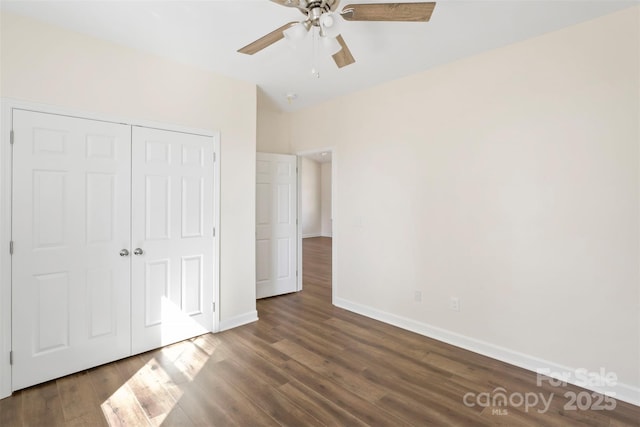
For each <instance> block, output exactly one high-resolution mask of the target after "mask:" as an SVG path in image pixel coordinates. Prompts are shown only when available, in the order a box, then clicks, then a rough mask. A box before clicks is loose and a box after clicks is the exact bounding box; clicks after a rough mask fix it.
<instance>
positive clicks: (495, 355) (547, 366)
mask: <svg viewBox="0 0 640 427" xmlns="http://www.w3.org/2000/svg"><path fill="white" fill-rule="evenodd" d="M333 304H334V305H335V306H337V307H340V308H344V309H345V310H349V311H352V312H354V313H358V314H361V315H363V316H366V317H370V318H372V319H376V320H379V321H381V322H384V323H388V324H390V325H393V326H397V327H399V328H402V329H406V330H408V331H411V332H415V333H417V334H420V335H424V336H426V337H429V338H433V339H436V340H438V341H442V342H445V343H447V344H451V345H453V346H456V347H460V348H463V349H465V350H469V351H473V352H474V353H478V354H482V355H483V356H487V357H491V358H492V359H497V360H500V361H501V362H505V363H509V364H511V365H515V366H518V367H520V368H523V369H527V370H529V371H533V372H535V373H539V372H540V373H544V372H559V373H575V372H576V371H577V369H576V368H570V367H567V366H563V365H560V364H558V363H555V362H550V361H548V360H544V359H539V358H537V357H533V356H530V355H527V354H524V353H520V352H517V351H514V350H510V349H508V348H504V347H500V346H497V345H495V344H491V343H488V342H485V341H481V340H477V339H475V338H470V337H467V336H464V335H461V334H457V333H455V332H451V331H448V330H445V329H442V328H438V327H436V326H432V325H429V324H426V323H422V322H418V321H416V320H412V319H408V318H406V317H402V316H398V315H395V314H392V313H388V312H385V311H382V310H378V309H376V308H372V307H369V306H365V305H362V304H358V303H355V302H352V301H349V300H346V299H342V298H334V300H333ZM591 374H596V373H589V375H591ZM565 379H566V382H568V383H570V384H574V385H577V386H579V387H582V388H584V389H587V390H591V391H595V392H597V393H606V394H607V395H610V396H612V397H615V398H616V399H617V400H621V401H624V402H627V403H631V404H632V405H636V406H640V387H634V386H632V385H629V384H624V383H617V384H615V385H613V386H607V387H606V388H603V387H598V386H590V385H585V384H584V383H581V382H580V381H579V379H578V378H575V375H572V376H571V378H565ZM593 382H594V383H596V384H597V383H600V384H606V383H607V382H606V381H605V380H604V378H602V381H593Z"/></svg>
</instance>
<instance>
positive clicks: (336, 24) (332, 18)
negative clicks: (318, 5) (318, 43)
mask: <svg viewBox="0 0 640 427" xmlns="http://www.w3.org/2000/svg"><path fill="white" fill-rule="evenodd" d="M340 19H341V18H340V17H339V15H338V14H337V13H333V12H326V13H323V14H322V15H321V16H320V19H319V20H318V21H319V24H320V33H321V35H323V36H328V37H336V36H337V35H338V34H340V27H341V25H340Z"/></svg>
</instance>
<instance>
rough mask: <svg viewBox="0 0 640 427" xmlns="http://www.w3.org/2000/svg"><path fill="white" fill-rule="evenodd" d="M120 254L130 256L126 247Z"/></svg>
mask: <svg viewBox="0 0 640 427" xmlns="http://www.w3.org/2000/svg"><path fill="white" fill-rule="evenodd" d="M120 256H129V251H128V250H126V249H123V250H121V251H120Z"/></svg>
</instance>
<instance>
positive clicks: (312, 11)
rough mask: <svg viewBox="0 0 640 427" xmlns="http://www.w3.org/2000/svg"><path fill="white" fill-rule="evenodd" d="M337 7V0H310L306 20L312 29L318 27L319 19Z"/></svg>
mask: <svg viewBox="0 0 640 427" xmlns="http://www.w3.org/2000/svg"><path fill="white" fill-rule="evenodd" d="M337 5H338V0H312V1H310V2H308V3H307V5H306V6H305V9H306V10H307V19H308V20H309V22H311V24H312V25H313V26H314V27H319V26H320V17H321V16H322V15H323V14H324V13H327V12H331V11H332V10H333V9H334V8H335V6H337Z"/></svg>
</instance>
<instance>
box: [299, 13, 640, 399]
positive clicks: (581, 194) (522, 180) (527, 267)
mask: <svg viewBox="0 0 640 427" xmlns="http://www.w3.org/2000/svg"><path fill="white" fill-rule="evenodd" d="M638 16H639V13H638V9H637V8H635V9H627V10H626V11H622V12H619V13H615V14H613V15H609V16H606V17H602V18H600V19H597V20H594V21H591V22H587V23H584V24H581V25H577V26H574V27H570V28H567V29H564V30H561V31H557V32H554V33H550V34H547V35H544V36H541V37H537V38H535V39H531V40H528V41H525V42H522V43H518V44H514V45H510V46H507V47H504V48H500V49H497V50H493V51H490V52H488V53H484V54H481V55H478V56H475V57H471V58H468V59H464V60H461V61H458V62H455V63H451V64H449V65H445V66H442V67H439V68H436V69H433V70H430V71H427V72H424V73H421V74H417V75H414V76H411V77H407V78H404V79H402V80H398V81H394V82H390V83H387V84H383V85H381V86H378V87H375V88H372V89H369V90H365V91H361V92H358V93H356V94H353V95H350V96H345V97H343V98H340V99H337V100H333V101H329V102H327V103H324V104H322V105H320V106H317V107H315V108H310V109H305V110H303V111H300V112H297V113H294V114H292V116H291V120H290V126H291V143H292V147H291V149H292V152H298V151H303V150H311V149H316V148H321V147H325V146H327V141H331V145H332V146H333V147H335V152H334V153H335V159H336V162H337V163H336V164H337V177H336V190H337V197H336V199H335V200H334V202H335V208H336V216H335V218H334V232H335V233H336V236H337V239H338V240H337V248H336V249H337V252H336V257H337V271H336V277H337V301H338V302H340V301H342V302H343V303H347V304H352V305H354V306H358V307H360V308H362V309H363V310H365V311H366V310H369V311H370V312H371V313H378V314H381V313H382V314H383V315H385V316H387V315H388V317H393V318H395V319H404V320H403V321H406V323H407V324H413V325H424V326H425V327H427V329H428V328H433V330H438V329H437V328H440V330H442V331H445V332H447V333H449V336H458V337H464V339H465V340H466V342H467V343H476V344H477V345H478V346H483V345H485V344H487V345H489V346H491V348H494V349H499V348H502V349H505V351H507V353H509V354H511V355H517V354H518V353H520V354H523V355H525V356H526V357H527V358H529V360H534V359H531V358H539V359H541V360H545V361H550V362H553V363H554V364H557V365H562V366H568V367H572V368H586V369H588V370H590V371H597V370H598V369H599V368H600V367H604V368H606V370H607V371H613V372H615V373H616V374H617V375H618V378H619V381H620V382H622V383H626V384H627V385H630V386H632V387H640V342H639V339H640V324H639V303H640V291H639V287H640V285H639V283H640V278H639V257H640V253H639V248H638V245H639V233H640V227H639V226H640V223H639V218H640V216H639V214H640V212H639V195H640V185H639V162H638V161H639V150H638V144H639V127H638V117H639V111H638V110H639V106H638V99H639V98H638V94H639V75H640V74H639V71H640V70H639V67H638V63H639V39H640V37H639V36H640V34H639V29H638V27H639V19H638ZM317 117H322V118H323V122H325V123H331V126H319V127H317V128H316V129H314V132H309V128H308V126H307V124H308V123H312V122H313V121H314V120H315V118H317ZM312 118H313V120H312ZM415 290H420V291H422V294H423V301H422V302H414V301H413V296H414V291H415ZM452 296H456V297H458V298H460V307H461V309H460V311H459V312H455V311H451V310H449V308H448V304H449V298H450V297H452ZM456 334H457V335H456ZM636 390H637V389H636Z"/></svg>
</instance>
